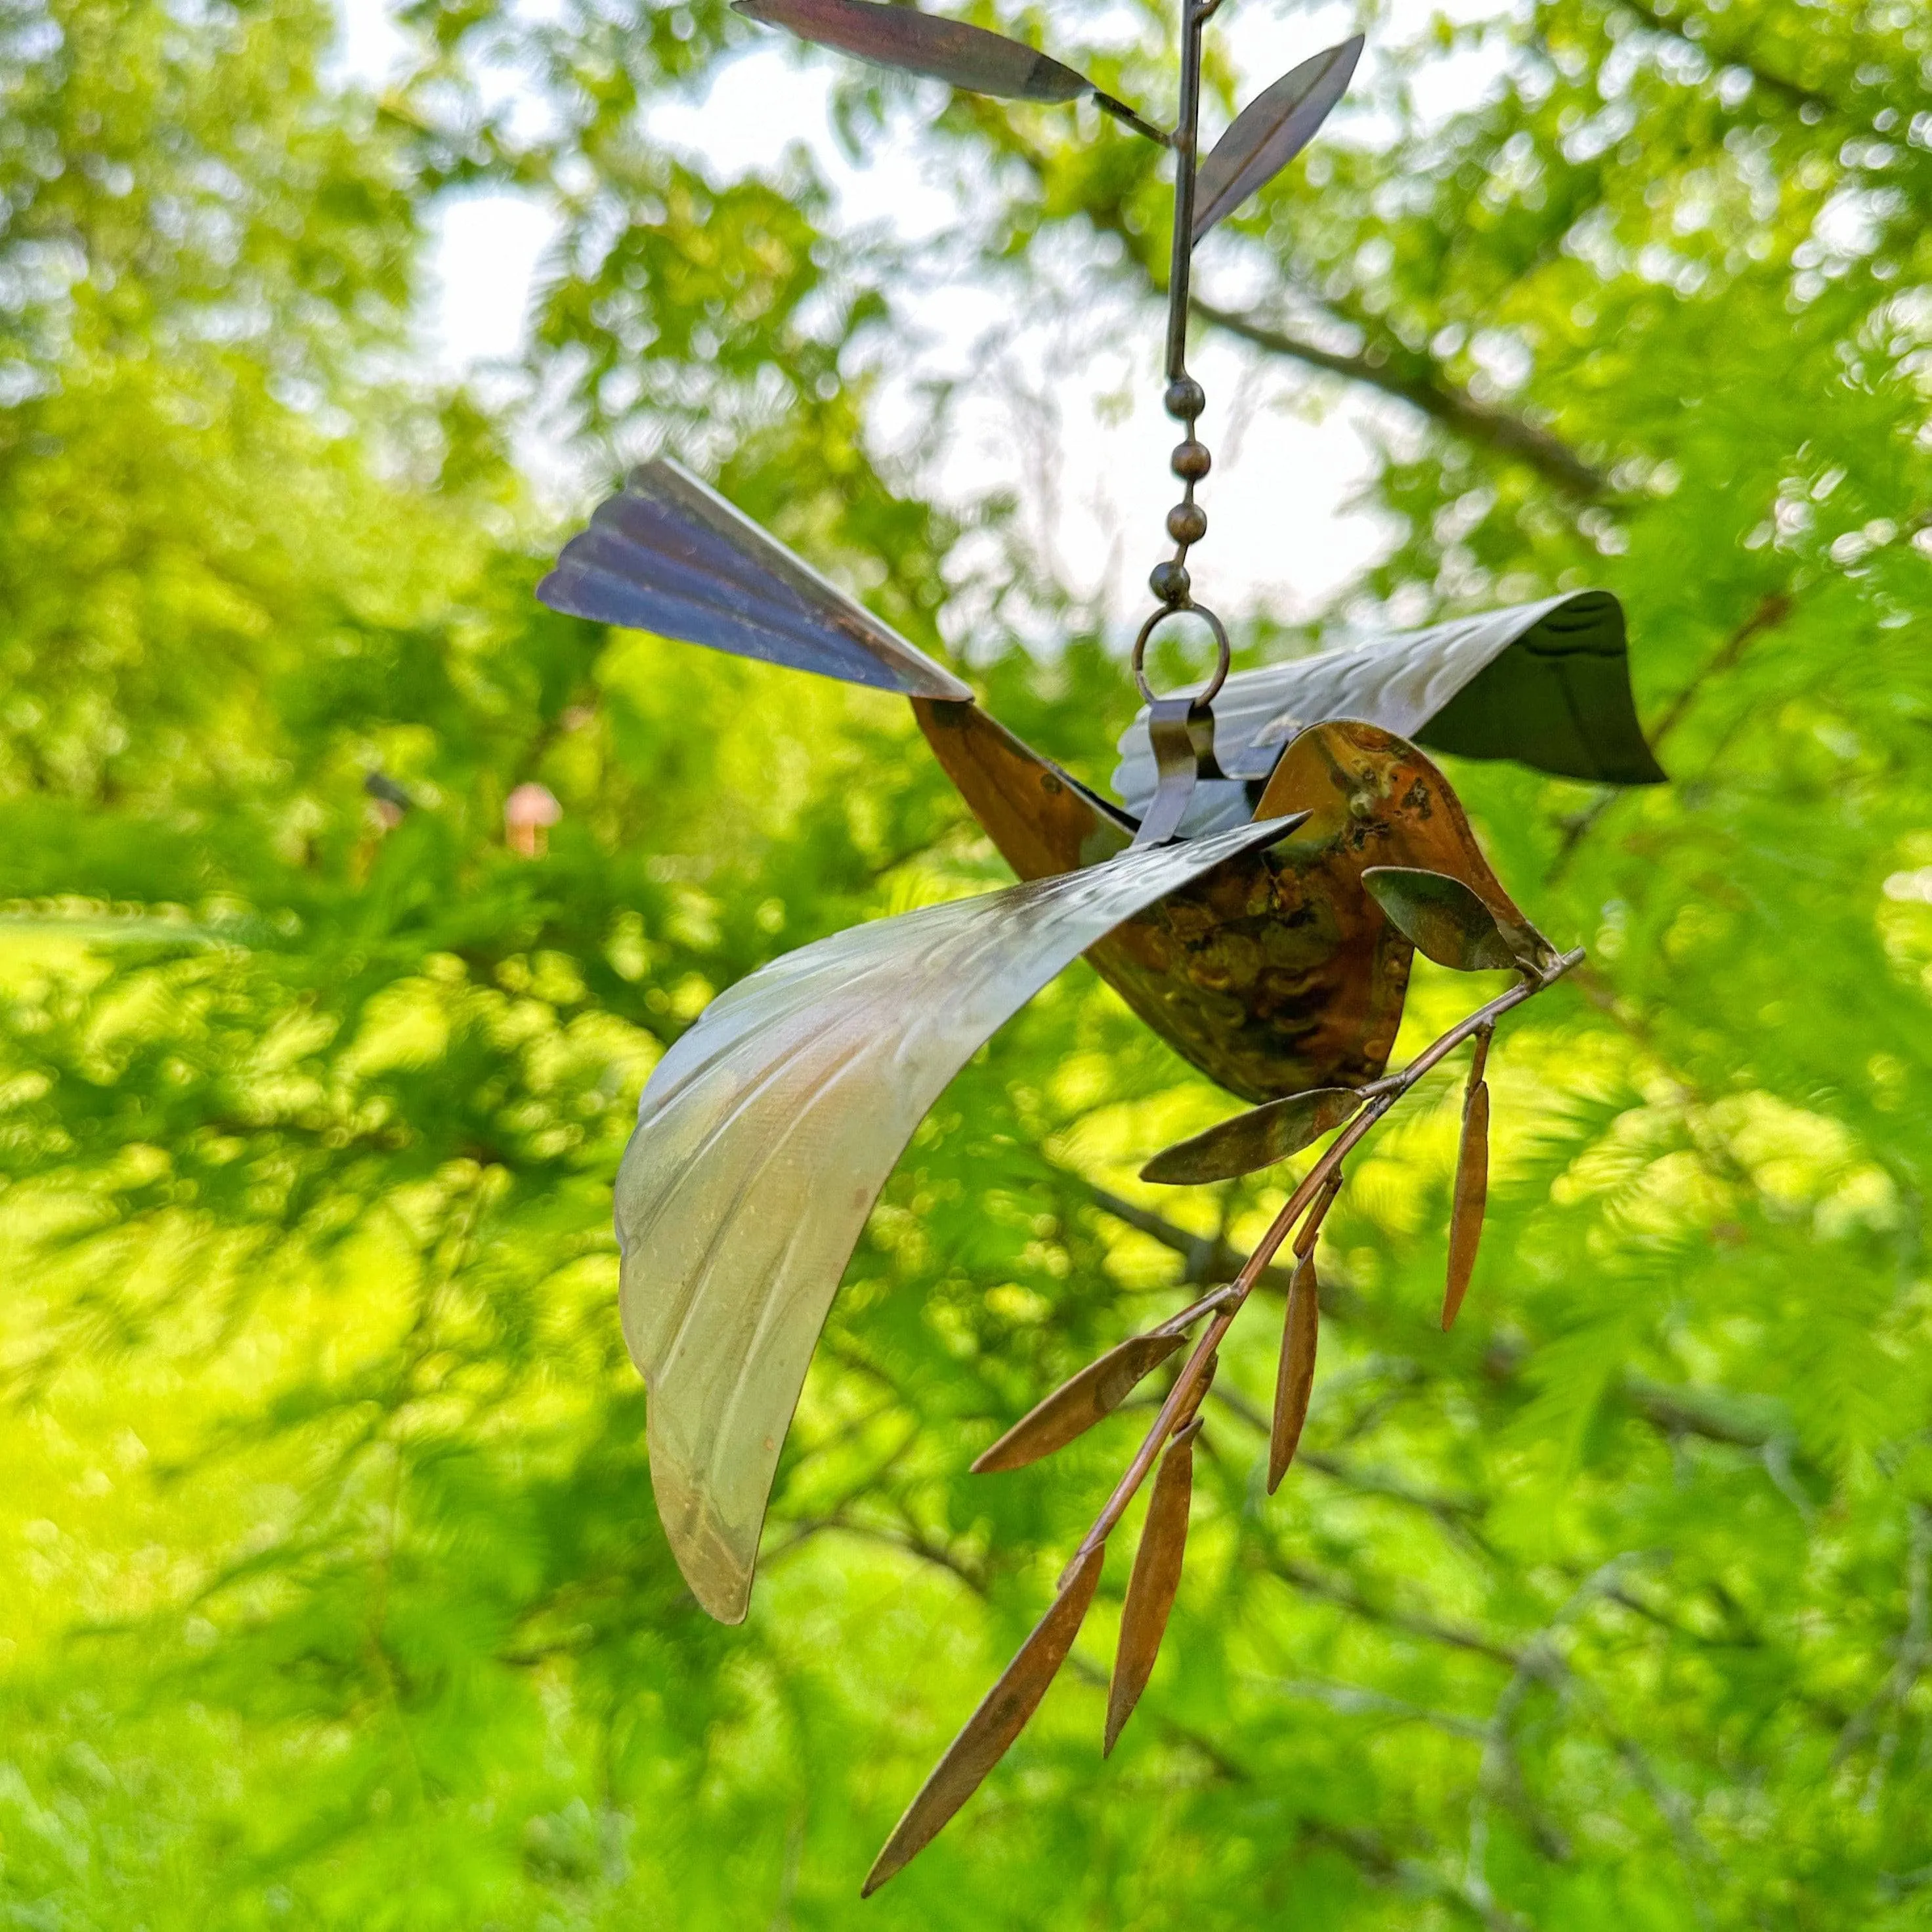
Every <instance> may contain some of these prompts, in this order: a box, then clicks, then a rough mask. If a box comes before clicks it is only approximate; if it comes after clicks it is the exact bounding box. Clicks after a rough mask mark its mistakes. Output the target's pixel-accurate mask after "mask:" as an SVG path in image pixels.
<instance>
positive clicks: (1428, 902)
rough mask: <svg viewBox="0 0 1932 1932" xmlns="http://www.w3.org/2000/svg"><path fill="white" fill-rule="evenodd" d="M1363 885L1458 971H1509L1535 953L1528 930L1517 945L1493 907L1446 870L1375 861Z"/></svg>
mask: <svg viewBox="0 0 1932 1932" xmlns="http://www.w3.org/2000/svg"><path fill="white" fill-rule="evenodd" d="M1362 883H1363V885H1364V886H1365V887H1366V888H1367V890H1368V892H1370V895H1371V896H1373V898H1374V899H1375V901H1376V904H1378V905H1379V906H1380V907H1382V910H1383V911H1384V912H1385V913H1388V916H1389V918H1390V919H1391V922H1393V923H1394V926H1395V928H1396V929H1397V932H1400V934H1401V935H1402V936H1403V938H1405V939H1406V940H1407V941H1409V943H1410V944H1411V945H1412V946H1413V947H1415V949H1416V950H1417V951H1418V953H1424V954H1425V955H1427V957H1429V958H1430V959H1433V960H1434V961H1435V962H1436V964H1437V965H1439V966H1451V967H1454V968H1455V969H1456V971H1458V972H1459V973H1482V972H1495V971H1508V970H1509V969H1510V968H1512V967H1517V966H1522V965H1528V964H1529V963H1531V962H1532V961H1533V960H1534V959H1535V949H1534V943H1533V941H1531V940H1530V939H1529V938H1528V936H1527V935H1526V936H1525V937H1524V938H1523V940H1522V941H1520V942H1518V943H1514V944H1513V943H1512V941H1511V938H1510V936H1509V935H1507V934H1505V932H1504V931H1503V929H1502V927H1501V926H1499V924H1498V923H1497V922H1496V915H1495V914H1494V913H1492V912H1491V911H1490V909H1489V907H1487V906H1486V905H1485V904H1484V903H1483V902H1482V901H1481V899H1480V898H1478V897H1477V896H1476V895H1475V893H1474V892H1472V891H1471V890H1470V889H1469V887H1468V886H1466V885H1465V884H1463V881H1462V880H1460V879H1452V878H1451V877H1450V876H1449V875H1448V873H1446V872H1429V871H1421V870H1420V869H1419V868H1415V867H1412V866H1409V865H1371V866H1370V868H1368V869H1367V871H1365V872H1364V873H1363V874H1362Z"/></svg>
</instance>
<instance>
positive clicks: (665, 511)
mask: <svg viewBox="0 0 1932 1932" xmlns="http://www.w3.org/2000/svg"><path fill="white" fill-rule="evenodd" d="M537 596H538V599H539V600H540V601H542V602H543V603H545V604H548V605H549V606H550V608H551V609H552V610H561V611H562V612H564V613H565V615H566V616H572V617H589V618H590V619H592V620H593V621H595V622H598V623H600V624H622V625H627V626H628V627H629V628H631V629H633V630H638V631H656V632H657V634H658V635H659V636H660V637H677V638H681V639H682V640H683V641H684V642H685V643H692V644H708V645H709V646H711V648H712V649H713V650H719V651H731V652H735V653H736V655H738V656H739V657H745V658H763V659H764V660H765V661H766V662H767V663H770V664H796V665H797V666H798V667H799V669H800V670H815V671H817V672H819V673H821V674H822V675H823V676H826V677H836V678H842V679H844V681H845V682H847V683H848V684H872V685H881V686H883V688H885V689H886V690H887V691H904V692H905V693H906V694H907V695H909V696H918V697H952V698H970V697H971V696H972V695H973V691H972V688H971V686H970V685H965V684H962V682H960V681H959V679H958V678H956V677H955V676H953V673H951V672H950V670H946V669H944V667H942V666H941V665H939V664H935V663H934V662H933V661H932V658H929V657H928V656H927V655H926V653H925V652H923V651H922V650H921V649H919V647H918V646H916V645H915V644H910V643H907V641H906V640H905V639H904V638H903V637H901V636H900V635H899V634H898V632H897V631H895V630H894V629H893V628H892V626H891V625H889V624H888V623H886V622H885V621H884V620H883V619H881V618H878V617H875V616H873V614H872V613H871V611H869V610H867V609H866V608H865V606H864V604H860V603H857V602H855V601H853V599H852V598H850V597H847V595H845V593H844V591H842V590H841V589H838V586H836V585H835V584H832V583H826V580H825V579H824V578H823V577H820V575H819V574H818V573H817V571H815V570H814V569H813V568H811V565H809V564H808V563H806V562H805V561H804V559H802V558H801V557H798V556H794V555H793V553H792V552H791V551H790V550H787V549H786V547H784V544H781V543H780V542H779V541H778V538H776V537H775V536H772V535H770V534H769V532H766V531H764V530H761V529H760V528H759V527H758V526H757V524H756V523H753V522H752V521H751V518H750V517H747V516H745V515H742V514H741V513H740V512H739V511H737V510H736V509H734V508H733V507H732V505H730V504H729V503H727V502H726V501H725V500H724V498H723V497H722V496H719V495H718V493H717V491H716V490H711V489H707V488H706V487H705V485H704V484H702V483H700V482H699V481H698V480H697V478H696V477H695V476H693V475H690V474H689V473H688V472H687V471H685V470H683V469H679V467H678V466H677V465H676V463H670V462H667V461H666V460H664V459H663V458H657V459H656V460H654V461H652V462H649V463H641V464H640V465H639V466H638V467H637V468H636V469H634V470H632V471H631V473H630V475H628V476H627V477H626V478H625V479H624V487H623V489H622V490H621V491H620V492H619V493H618V494H617V495H616V496H612V497H610V498H609V499H607V500H606V501H605V502H602V503H600V504H599V505H598V506H597V509H596V511H595V514H593V515H592V517H591V519H590V527H589V529H586V530H583V531H581V532H579V533H578V534H577V535H575V536H574V537H572V538H571V540H570V541H569V542H568V543H567V544H565V545H564V547H563V553H562V556H559V558H558V559H557V560H556V568H555V569H554V570H553V571H551V572H550V574H549V575H548V576H547V577H545V578H544V580H543V581H542V582H541V583H539V584H538V586H537Z"/></svg>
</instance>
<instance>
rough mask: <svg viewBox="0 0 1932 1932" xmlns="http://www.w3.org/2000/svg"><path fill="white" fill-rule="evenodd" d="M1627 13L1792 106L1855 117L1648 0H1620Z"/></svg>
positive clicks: (1843, 118)
mask: <svg viewBox="0 0 1932 1932" xmlns="http://www.w3.org/2000/svg"><path fill="white" fill-rule="evenodd" d="M1622 5H1623V7H1624V9H1625V11H1626V12H1627V13H1634V14H1635V15H1636V16H1637V18H1638V19H1639V20H1641V21H1642V22H1643V23H1644V25H1645V26H1646V27H1649V28H1651V30H1652V31H1653V32H1655V33H1659V34H1669V35H1670V37H1671V38H1672V39H1673V40H1682V42H1683V43H1684V44H1685V46H1689V47H1695V48H1696V49H1697V51H1698V52H1700V54H1702V55H1703V56H1704V58H1706V60H1707V61H1709V62H1710V63H1711V65H1712V67H1713V68H1727V67H1734V68H1741V69H1742V71H1744V72H1745V73H1746V74H1749V75H1750V76H1751V79H1752V80H1753V81H1754V82H1755V83H1757V86H1760V87H1761V88H1763V89H1764V90H1765V92H1766V93H1767V94H1775V95H1777V96H1778V98H1779V99H1780V100H1781V101H1784V102H1786V103H1787V104H1788V105H1790V106H1791V107H1800V108H1802V107H1814V108H1817V110H1819V111H1820V113H1825V114H1829V115H1833V116H1834V117H1835V118H1837V119H1839V120H1841V121H1848V120H1853V119H1855V118H1856V117H1855V115H1850V114H1848V113H1846V110H1844V109H1843V108H1842V107H1840V106H1839V104H1838V102H1837V101H1834V100H1833V99H1832V97H1831V96H1830V95H1829V94H1820V92H1818V91H1817V89H1815V88H1810V87H1807V86H1805V85H1804V84H1803V83H1802V82H1799V81H1796V80H1789V79H1787V77H1785V76H1784V75H1783V74H1773V73H1772V71H1771V70H1770V69H1769V68H1766V67H1763V66H1761V65H1760V64H1759V63H1758V62H1757V59H1756V58H1754V57H1753V56H1752V55H1750V54H1748V53H1747V52H1744V51H1743V50H1742V49H1741V48H1739V47H1737V46H1720V45H1718V44H1717V43H1715V42H1711V41H1706V40H1701V39H1700V38H1699V37H1697V35H1696V34H1693V33H1692V32H1691V30H1690V23H1689V22H1688V20H1677V19H1675V18H1673V17H1672V16H1671V15H1670V14H1668V13H1665V12H1664V10H1662V9H1661V7H1658V6H1656V5H1653V4H1652V0H1622Z"/></svg>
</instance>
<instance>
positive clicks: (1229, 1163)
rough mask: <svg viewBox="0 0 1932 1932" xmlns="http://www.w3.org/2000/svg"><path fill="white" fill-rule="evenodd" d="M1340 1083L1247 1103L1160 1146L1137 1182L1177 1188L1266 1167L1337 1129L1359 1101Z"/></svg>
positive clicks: (1142, 1170) (1296, 1152) (1228, 1177)
mask: <svg viewBox="0 0 1932 1932" xmlns="http://www.w3.org/2000/svg"><path fill="white" fill-rule="evenodd" d="M1361 1104H1362V1103H1361V1100H1360V1099H1359V1098H1358V1096H1357V1095H1356V1094H1355V1093H1354V1092H1353V1091H1352V1090H1351V1089H1349V1088H1346V1087H1312V1088H1310V1089H1309V1091H1307V1093H1305V1094H1289V1096H1288V1097H1287V1098H1286V1100H1271V1101H1269V1102H1268V1104H1267V1105H1266V1106H1261V1107H1252V1108H1250V1109H1249V1110H1248V1112H1246V1113H1245V1114H1237V1115H1235V1117H1234V1118H1233V1119H1232V1120H1231V1121H1223V1122H1222V1123H1221V1124H1220V1126H1219V1127H1210V1128H1209V1129H1208V1131H1207V1132H1206V1133H1201V1134H1196V1135H1195V1136H1194V1137H1193V1139H1191V1140H1184V1141H1177V1142H1175V1144H1174V1145H1173V1146H1172V1147H1171V1148H1163V1149H1162V1150H1161V1151H1160V1153H1159V1154H1156V1155H1155V1156H1154V1158H1153V1160H1151V1161H1149V1162H1148V1164H1147V1165H1146V1166H1145V1167H1144V1168H1142V1169H1141V1178H1142V1180H1143V1181H1162V1182H1164V1183H1166V1184H1167V1185H1169V1186H1170V1187H1183V1186H1186V1185H1187V1184H1190V1183H1193V1182H1198V1181H1231V1180H1232V1179H1233V1178H1234V1177H1235V1175H1238V1174H1252V1173H1253V1172H1254V1171H1255V1170H1256V1169H1257V1168H1262V1167H1272V1166H1274V1164H1275V1163H1276V1162H1277V1161H1278V1160H1286V1159H1287V1158H1288V1157H1289V1155H1290V1154H1299V1153H1300V1152H1301V1150H1302V1149H1303V1148H1305V1147H1307V1145H1309V1143H1310V1142H1311V1141H1315V1140H1319V1139H1320V1138H1321V1137H1322V1135H1324V1134H1325V1133H1328V1130H1330V1128H1331V1127H1340V1125H1341V1124H1342V1123H1343V1121H1346V1120H1347V1119H1348V1118H1349V1115H1352V1113H1354V1112H1355V1109H1357V1108H1358V1107H1359V1106H1361Z"/></svg>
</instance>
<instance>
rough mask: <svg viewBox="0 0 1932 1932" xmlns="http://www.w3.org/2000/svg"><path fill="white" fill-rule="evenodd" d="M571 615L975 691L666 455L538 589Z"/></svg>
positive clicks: (886, 681)
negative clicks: (828, 581)
mask: <svg viewBox="0 0 1932 1932" xmlns="http://www.w3.org/2000/svg"><path fill="white" fill-rule="evenodd" d="M537 596H538V599H539V600H540V601H541V602H543V603H544V604H548V605H549V607H550V609H552V610H561V611H562V612H563V613H565V615H566V616H573V617H588V618H589V619H591V620H592V622H595V623H599V624H622V625H625V626H627V627H628V628H631V629H633V630H639V631H655V632H656V633H657V634H658V636H660V637H676V638H679V639H681V640H682V641H684V642H685V643H693V644H704V645H708V646H709V647H710V648H711V649H713V650H718V651H730V652H732V653H733V655H736V656H739V657H745V658H762V659H763V661H765V662H766V663H768V664H793V665H796V667H798V668H799V670H812V671H817V672H818V673H820V676H825V677H835V678H841V679H844V680H845V681H846V682H848V683H853V684H869V685H878V686H880V687H881V688H883V689H885V690H887V691H904V693H906V694H907V695H908V696H911V697H938V698H952V699H965V698H970V697H971V696H972V695H973V691H972V687H971V685H967V684H963V683H962V682H960V680H959V679H958V678H956V677H955V676H953V673H951V672H950V670H946V669H945V668H944V667H943V666H942V665H940V664H935V663H934V662H933V661H932V658H929V657H928V656H927V655H926V653H925V652H923V651H922V650H920V649H919V648H918V646H916V645H914V644H910V643H907V641H906V640H905V639H904V637H901V636H900V635H899V634H898V632H897V631H895V630H894V629H893V628H892V626H891V625H889V624H888V623H886V622H885V621H884V620H883V619H882V618H879V617H875V616H873V614H872V613H871V611H869V610H867V609H866V608H865V606H864V605H863V604H859V603H857V602H855V601H853V599H852V598H850V597H848V596H847V595H846V594H845V593H844V591H842V590H841V589H839V588H838V586H837V585H836V584H833V583H827V582H826V580H825V579H824V578H823V577H820V575H819V574H818V573H817V571H815V570H814V569H813V568H811V565H808V563H806V562H805V561H804V559H802V558H801V557H798V556H794V555H793V553H791V552H790V550H787V549H786V547H784V544H781V543H780V542H779V541H778V538H775V536H772V535H771V534H770V533H769V532H767V531H765V530H762V529H760V528H759V527H758V526H757V524H756V523H753V522H752V521H751V519H750V518H749V517H747V516H745V515H744V514H742V513H741V512H740V511H738V510H737V509H736V508H734V507H733V505H731V504H730V503H728V502H726V501H725V499H724V498H723V497H722V496H719V495H718V493H717V491H716V490H712V489H709V488H708V487H706V485H705V484H702V483H700V481H698V480H697V478H696V477H695V476H693V475H690V474H689V473H688V472H687V471H685V470H683V469H680V468H679V466H677V464H676V463H672V462H670V461H667V460H666V459H664V458H662V457H659V458H655V460H652V461H651V462H649V463H641V464H640V465H639V466H638V467H637V468H636V469H634V470H632V471H631V473H630V475H628V477H626V478H625V480H624V487H623V488H622V490H621V491H620V492H619V493H618V494H617V495H616V496H612V497H610V498H609V499H607V500H606V501H605V502H602V503H600V504H599V505H598V506H597V509H596V511H595V514H593V515H592V517H591V519H590V525H589V528H588V529H585V530H583V531H580V532H579V533H578V534H577V535H575V536H574V537H572V538H571V540H570V541H569V542H568V543H567V544H565V545H564V547H563V553H562V556H559V558H558V559H557V560H556V568H555V569H554V570H553V571H551V572H550V574H549V575H548V576H547V577H545V578H544V580H543V581H542V582H541V583H539V584H538V586H537Z"/></svg>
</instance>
